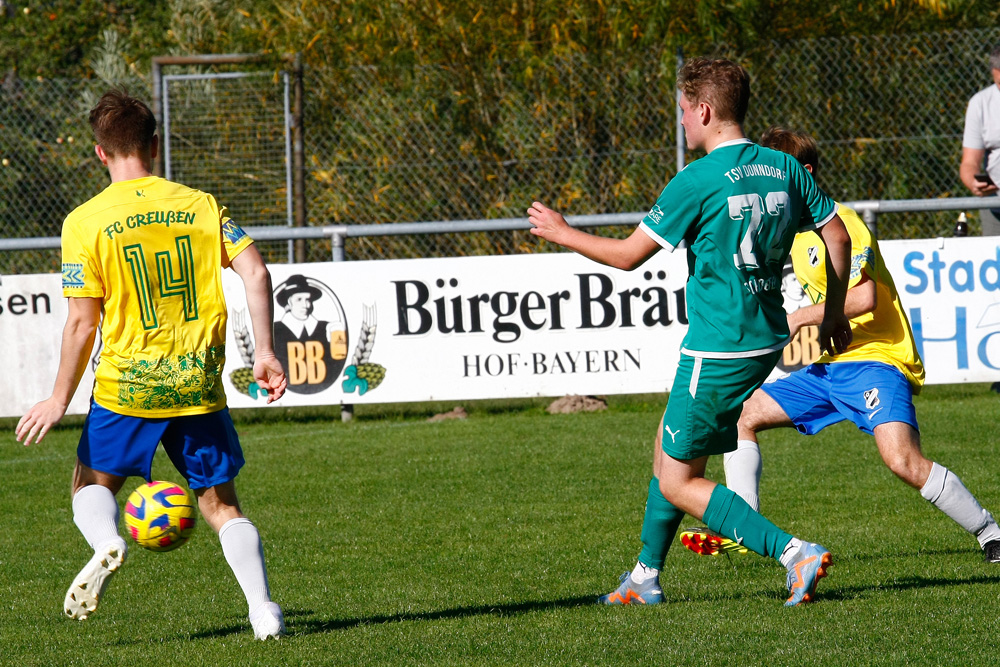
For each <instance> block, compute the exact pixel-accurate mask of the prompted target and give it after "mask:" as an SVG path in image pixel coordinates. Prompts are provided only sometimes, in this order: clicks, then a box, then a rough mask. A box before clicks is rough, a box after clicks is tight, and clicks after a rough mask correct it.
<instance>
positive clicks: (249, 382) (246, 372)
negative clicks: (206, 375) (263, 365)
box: [229, 310, 260, 398]
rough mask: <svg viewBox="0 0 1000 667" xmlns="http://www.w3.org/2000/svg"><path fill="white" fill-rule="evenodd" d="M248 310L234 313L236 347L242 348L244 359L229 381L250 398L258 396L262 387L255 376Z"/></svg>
mask: <svg viewBox="0 0 1000 667" xmlns="http://www.w3.org/2000/svg"><path fill="white" fill-rule="evenodd" d="M246 314H247V311H246V310H238V311H236V312H234V313H233V335H234V336H235V337H236V347H238V348H239V350H240V357H241V358H242V359H243V368H237V369H236V370H235V371H233V372H232V373H230V374H229V381H230V382H232V383H233V388H234V389H236V391H238V392H240V393H241V394H245V395H247V396H249V397H250V398H257V395H258V394H259V392H260V387H258V386H257V383H256V382H255V381H254V377H253V357H254V347H253V339H252V338H250V330H249V329H247V317H246Z"/></svg>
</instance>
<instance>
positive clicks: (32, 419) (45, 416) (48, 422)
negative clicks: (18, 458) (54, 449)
mask: <svg viewBox="0 0 1000 667" xmlns="http://www.w3.org/2000/svg"><path fill="white" fill-rule="evenodd" d="M65 414H66V405H65V404H64V403H61V402H59V401H57V400H55V399H54V398H51V397H50V398H47V399H45V400H44V401H42V402H40V403H36V404H35V405H34V406H32V408H31V409H30V410H28V414H26V415H24V416H23V417H21V419H20V421H18V422H17V427H16V428H15V429H14V435H15V436H16V437H17V441H18V442H21V441H22V440H23V441H24V446H25V447H27V446H28V445H30V444H31V443H32V442H41V441H42V438H44V437H45V434H46V433H48V432H49V429H50V428H52V427H53V426H55V425H56V424H58V423H59V420H61V419H62V418H63V415H65Z"/></svg>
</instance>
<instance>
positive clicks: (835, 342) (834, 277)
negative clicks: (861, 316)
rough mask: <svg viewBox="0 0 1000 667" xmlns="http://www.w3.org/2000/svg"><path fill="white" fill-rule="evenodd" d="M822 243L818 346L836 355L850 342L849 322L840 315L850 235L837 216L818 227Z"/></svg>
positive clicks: (844, 297)
mask: <svg viewBox="0 0 1000 667" xmlns="http://www.w3.org/2000/svg"><path fill="white" fill-rule="evenodd" d="M819 235H820V238H822V239H823V243H824V245H826V283H827V285H826V306H825V308H824V309H823V321H822V322H820V325H819V345H820V348H822V349H823V350H825V351H827V352H829V353H830V354H837V353H840V352H843V351H844V350H846V349H847V346H848V345H850V344H851V338H852V334H851V323H850V321H849V320H848V319H847V315H845V314H844V302H845V300H846V298H847V284H848V280H849V278H850V274H851V273H850V272H851V237H850V235H849V234H848V233H847V228H846V227H845V226H844V221H843V220H841V219H840V216H839V215H834V216H833V219H832V220H830V221H829V222H827V223H826V224H825V225H823V226H822V227H820V229H819Z"/></svg>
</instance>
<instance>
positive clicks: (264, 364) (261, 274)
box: [232, 245, 288, 403]
mask: <svg viewBox="0 0 1000 667" xmlns="http://www.w3.org/2000/svg"><path fill="white" fill-rule="evenodd" d="M232 267H233V270H234V271H236V273H237V275H239V277H240V278H241V279H242V280H243V287H244V289H245V290H246V295H247V309H248V310H249V311H250V325H251V327H252V328H253V340H254V362H253V376H254V380H256V382H257V384H258V385H259V386H260V387H261V389H265V390H267V402H268V403H271V402H273V401H276V400H278V399H279V398H281V396H282V395H283V394H284V393H285V388H286V387H287V386H288V378H287V377H286V376H285V369H284V368H282V367H281V362H280V361H278V358H277V357H276V356H275V355H274V334H273V331H274V302H273V301H272V298H273V296H272V289H271V272H270V271H268V270H267V265H266V264H265V263H264V258H262V257H261V256H260V253H259V252H258V251H257V248H256V247H255V246H252V245H251V246H250V247H248V248H247V249H246V250H244V251H243V252H241V253H240V254H239V255H237V256H236V257H235V258H234V259H233V262H232Z"/></svg>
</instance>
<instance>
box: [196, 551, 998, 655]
mask: <svg viewBox="0 0 1000 667" xmlns="http://www.w3.org/2000/svg"><path fill="white" fill-rule="evenodd" d="M943 553H949V552H943ZM998 572H1000V570H998ZM997 582H998V578H997V577H996V576H992V575H987V574H984V575H981V576H975V577H966V578H963V579H954V578H944V577H917V576H912V577H905V578H901V579H897V580H895V581H892V582H888V583H882V584H878V585H875V586H830V585H829V584H825V585H824V586H822V587H821V588H820V590H819V592H818V594H817V596H816V597H817V600H818V601H831V602H832V601H840V602H843V601H848V600H854V599H857V598H860V597H869V596H871V595H878V594H883V593H886V592H902V591H908V590H918V589H924V588H937V587H948V588H951V587H955V586H967V585H982V584H996V583H997ZM758 597H759V596H758V595H756V594H752V593H747V594H745V595H725V596H722V597H719V596H706V597H704V598H700V599H692V598H687V599H674V600H668V601H667V603H666V604H665V605H664V606H665V607H668V606H673V605H677V604H686V603H691V602H713V603H715V602H718V601H720V600H726V601H736V600H745V599H751V598H753V599H757V598H758ZM596 600H597V595H596V594H595V595H588V596H585V597H584V596H581V597H573V598H564V599H561V600H543V601H537V602H522V603H518V604H500V605H480V606H475V607H457V608H455V609H441V610H439V611H427V612H414V613H403V614H378V615H375V616H365V617H362V618H342V619H323V618H308V617H311V616H313V615H314V614H315V613H316V612H314V611H312V610H294V609H288V610H286V611H285V619H286V621H290V622H289V623H288V625H289V634H291V635H308V634H317V633H324V632H334V631H337V630H348V629H352V628H357V627H363V626H366V625H382V624H389V623H402V622H405V621H440V620H447V619H453V618H466V617H470V616H497V617H506V616H517V615H519V614H529V613H532V612H538V611H548V610H552V609H560V608H571V607H584V606H587V607H593V606H596V605H595V604H594V603H595V601H596ZM304 617H305V618H304ZM297 619H300V620H297ZM249 632H250V627H249V624H246V623H244V624H239V625H230V626H226V627H221V628H215V629H212V630H205V631H202V632H195V633H191V634H190V635H186V636H185V637H186V638H188V639H209V638H220V637H226V636H230V635H239V634H244V633H249Z"/></svg>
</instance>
